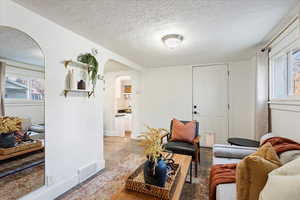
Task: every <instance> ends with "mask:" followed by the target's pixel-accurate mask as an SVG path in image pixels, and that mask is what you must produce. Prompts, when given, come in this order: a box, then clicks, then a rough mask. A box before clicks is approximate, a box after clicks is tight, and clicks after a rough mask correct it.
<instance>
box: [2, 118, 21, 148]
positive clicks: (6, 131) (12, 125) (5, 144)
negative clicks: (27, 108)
mask: <svg viewBox="0 0 300 200" xmlns="http://www.w3.org/2000/svg"><path fill="white" fill-rule="evenodd" d="M21 125H22V121H21V120H20V119H19V118H17V117H0V148H10V147H14V146H15V145H16V137H15V135H14V133H15V132H16V131H19V130H21Z"/></svg>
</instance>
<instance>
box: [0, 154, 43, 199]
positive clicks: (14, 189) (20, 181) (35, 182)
mask: <svg viewBox="0 0 300 200" xmlns="http://www.w3.org/2000/svg"><path fill="white" fill-rule="evenodd" d="M44 157H45V154H44V152H36V153H31V154H26V155H22V156H19V157H18V158H11V159H8V160H5V161H1V162H0V199H1V200H16V199H18V198H20V197H22V196H24V195H26V194H28V193H30V192H32V191H34V190H36V189H38V188H40V187H41V186H43V185H44V182H45V181H44V179H45V177H44V171H45V166H44Z"/></svg>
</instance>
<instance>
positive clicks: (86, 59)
mask: <svg viewBox="0 0 300 200" xmlns="http://www.w3.org/2000/svg"><path fill="white" fill-rule="evenodd" d="M77 60H78V61H79V62H82V63H85V64H88V65H90V68H89V76H90V79H91V81H92V85H93V89H92V93H94V92H95V87H96V83H97V74H98V61H97V59H96V57H95V56H93V55H92V54H91V53H85V54H82V55H79V56H78V57H77Z"/></svg>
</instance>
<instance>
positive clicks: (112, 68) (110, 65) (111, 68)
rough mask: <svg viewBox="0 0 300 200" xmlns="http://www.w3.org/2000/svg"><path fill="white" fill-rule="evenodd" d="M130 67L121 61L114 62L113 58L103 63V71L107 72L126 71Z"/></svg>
mask: <svg viewBox="0 0 300 200" xmlns="http://www.w3.org/2000/svg"><path fill="white" fill-rule="evenodd" d="M128 70H130V68H129V67H128V66H126V65H124V64H122V63H119V62H116V61H114V60H109V61H108V62H107V63H105V66H104V73H107V72H119V71H128Z"/></svg>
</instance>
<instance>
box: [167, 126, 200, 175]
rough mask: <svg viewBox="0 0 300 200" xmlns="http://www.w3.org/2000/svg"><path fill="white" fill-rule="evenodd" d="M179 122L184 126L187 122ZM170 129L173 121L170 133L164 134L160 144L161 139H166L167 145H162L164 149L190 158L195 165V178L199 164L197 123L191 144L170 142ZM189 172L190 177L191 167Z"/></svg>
mask: <svg viewBox="0 0 300 200" xmlns="http://www.w3.org/2000/svg"><path fill="white" fill-rule="evenodd" d="M181 122H182V123H184V124H186V123H188V122H189V121H181ZM172 127H173V120H172V121H171V126H170V133H166V134H164V135H163V136H162V142H163V139H164V138H165V137H167V143H166V144H164V148H165V149H166V150H168V151H171V152H173V153H177V154H183V155H189V156H192V158H193V161H194V163H195V177H197V176H198V173H197V169H198V162H200V145H199V141H200V136H199V122H196V128H195V138H194V140H193V144H191V143H187V142H180V141H171V140H170V139H171V137H172ZM190 170H191V171H190V173H191V177H192V165H191V169H190Z"/></svg>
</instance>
